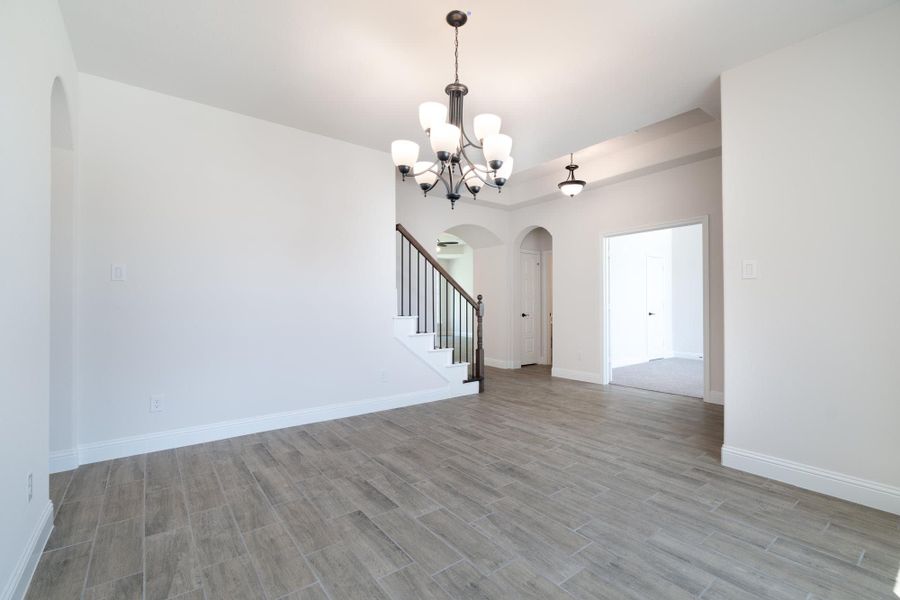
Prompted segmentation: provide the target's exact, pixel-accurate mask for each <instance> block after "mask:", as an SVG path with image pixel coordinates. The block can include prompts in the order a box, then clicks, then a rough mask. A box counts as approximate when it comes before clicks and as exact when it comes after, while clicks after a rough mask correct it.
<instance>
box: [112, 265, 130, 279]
mask: <svg viewBox="0 0 900 600" xmlns="http://www.w3.org/2000/svg"><path fill="white" fill-rule="evenodd" d="M109 280H110V281H127V280H128V267H126V266H125V265H122V264H112V265H110V266H109Z"/></svg>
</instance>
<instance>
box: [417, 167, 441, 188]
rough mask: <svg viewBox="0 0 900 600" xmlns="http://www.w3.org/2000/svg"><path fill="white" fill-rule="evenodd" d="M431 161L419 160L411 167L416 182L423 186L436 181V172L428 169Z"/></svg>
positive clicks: (428, 185) (430, 184)
mask: <svg viewBox="0 0 900 600" xmlns="http://www.w3.org/2000/svg"><path fill="white" fill-rule="evenodd" d="M430 168H431V163H430V162H428V161H420V162H417V163H416V164H415V166H414V167H413V174H416V183H418V184H419V185H420V186H423V187H430V186H432V185H433V184H434V182H435V181H437V178H438V176H437V173H435V172H434V171H432V170H430Z"/></svg>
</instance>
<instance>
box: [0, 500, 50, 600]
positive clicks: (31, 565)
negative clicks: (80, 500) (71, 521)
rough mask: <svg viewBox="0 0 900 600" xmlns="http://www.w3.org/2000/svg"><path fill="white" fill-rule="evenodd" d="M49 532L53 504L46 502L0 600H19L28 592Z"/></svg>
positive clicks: (0, 593)
mask: <svg viewBox="0 0 900 600" xmlns="http://www.w3.org/2000/svg"><path fill="white" fill-rule="evenodd" d="M51 531H53V503H52V502H51V501H49V500H48V501H47V504H46V505H44V510H43V512H41V516H40V518H39V519H38V521H37V523H35V525H34V529H33V530H32V531H31V535H30V536H29V537H28V542H27V543H26V544H25V548H24V549H23V551H22V554H21V555H20V556H19V560H18V562H16V567H15V568H14V569H13V572H12V575H10V577H9V581H7V582H6V585H5V586H4V588H3V591H2V592H0V600H21V599H22V598H24V597H25V592H27V591H28V586H29V585H30V584H31V578H32V577H33V576H34V570H35V569H36V568H37V564H38V561H39V560H40V558H41V553H42V552H43V551H44V546H46V545H47V539H48V538H49V537H50V532H51Z"/></svg>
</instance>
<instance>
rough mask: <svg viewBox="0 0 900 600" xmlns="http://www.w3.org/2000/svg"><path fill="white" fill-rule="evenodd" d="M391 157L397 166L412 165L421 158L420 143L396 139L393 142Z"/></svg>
mask: <svg viewBox="0 0 900 600" xmlns="http://www.w3.org/2000/svg"><path fill="white" fill-rule="evenodd" d="M391 158H392V159H394V166H395V167H401V166H406V167H411V166H412V165H414V164H416V160H417V159H418V158H419V145H418V144H417V143H415V142H411V141H409V140H396V141H394V142H392V143H391Z"/></svg>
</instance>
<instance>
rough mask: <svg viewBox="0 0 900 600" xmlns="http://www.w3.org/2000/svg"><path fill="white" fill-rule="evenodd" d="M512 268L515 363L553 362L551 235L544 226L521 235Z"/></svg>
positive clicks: (540, 363) (547, 363)
mask: <svg viewBox="0 0 900 600" xmlns="http://www.w3.org/2000/svg"><path fill="white" fill-rule="evenodd" d="M521 240H522V241H521V242H520V244H519V247H518V255H517V258H516V263H515V265H514V268H515V269H516V273H517V274H518V277H517V278H516V281H517V285H516V286H515V291H514V293H515V296H514V297H513V305H514V307H515V309H514V311H515V312H514V313H513V315H514V316H513V321H514V322H515V323H517V327H516V330H517V335H516V336H515V339H516V342H515V343H516V344H517V348H516V350H517V353H516V354H517V356H518V363H519V365H521V366H526V365H535V364H539V365H550V364H553V236H552V235H550V232H549V231H547V230H546V229H544V228H543V227H533V228H531V229H530V230H529V231H528V232H527V233H526V234H525V235H524V237H522V238H521Z"/></svg>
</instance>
